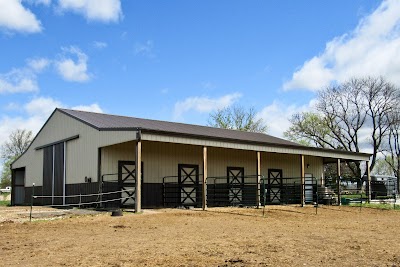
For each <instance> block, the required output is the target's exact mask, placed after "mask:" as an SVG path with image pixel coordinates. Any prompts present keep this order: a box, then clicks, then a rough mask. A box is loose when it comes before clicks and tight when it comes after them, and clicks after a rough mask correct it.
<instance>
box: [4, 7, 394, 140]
mask: <svg viewBox="0 0 400 267" xmlns="http://www.w3.org/2000/svg"><path fill="white" fill-rule="evenodd" d="M0 42H1V49H0V143H2V142H3V141H4V140H5V139H6V138H7V137H8V135H9V133H10V132H11V131H13V130H15V129H16V128H27V129H30V130H32V131H34V132H35V133H36V132H37V131H38V130H39V129H40V127H41V126H42V124H43V123H44V121H45V120H46V119H47V117H48V116H49V115H50V114H51V112H52V111H53V110H54V108H56V107H65V108H76V109H82V110H89V111H95V112H106V113H112V114H121V115H128V116H135V117H143V118H151V119H161V120H168V121H180V122H185V123H194V124H203V125H205V124H207V119H208V114H209V113H210V112H212V111H214V110H216V109H218V108H223V107H227V106H230V105H233V104H238V105H242V106H244V107H251V106H253V107H255V109H256V110H257V112H258V114H257V116H258V117H260V118H263V119H264V120H265V121H266V122H267V124H268V126H269V133H270V134H272V135H275V136H282V133H283V132H284V131H285V130H286V129H287V127H288V126H289V123H288V120H287V119H288V118H289V117H290V116H291V115H292V114H293V113H295V112H298V111H303V110H308V109H312V105H313V99H314V98H315V97H316V93H317V92H318V90H319V89H320V88H323V87H324V86H326V85H328V84H329V83H331V82H336V81H339V82H340V81H344V80H345V79H347V78H349V77H351V76H357V75H384V76H385V77H387V78H388V79H389V80H391V81H393V82H394V83H396V84H398V85H400V75H399V73H400V1H398V0H387V1H378V0H352V1H348V0H326V1H320V0H307V1H306V0H304V1H299V0H296V1H294V0H293V1H284V0H275V1H222V0H221V1H183V0H182V1H161V0H159V1H128V0H36V1H35V0H22V1H21V0H0Z"/></svg>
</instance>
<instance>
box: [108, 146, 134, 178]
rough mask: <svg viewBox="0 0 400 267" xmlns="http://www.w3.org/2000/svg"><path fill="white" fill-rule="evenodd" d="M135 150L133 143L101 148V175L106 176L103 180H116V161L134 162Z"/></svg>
mask: <svg viewBox="0 0 400 267" xmlns="http://www.w3.org/2000/svg"><path fill="white" fill-rule="evenodd" d="M135 149H136V145H135V142H125V143H121V144H117V145H112V146H107V147H103V148H101V174H102V175H106V176H104V180H117V179H118V175H114V174H116V173H118V161H119V160H126V161H134V160H135ZM110 174H113V175H110Z"/></svg>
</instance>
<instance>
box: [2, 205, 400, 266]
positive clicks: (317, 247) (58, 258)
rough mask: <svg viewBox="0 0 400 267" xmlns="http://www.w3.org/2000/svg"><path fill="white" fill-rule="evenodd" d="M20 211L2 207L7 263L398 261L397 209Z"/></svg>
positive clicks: (338, 263)
mask: <svg viewBox="0 0 400 267" xmlns="http://www.w3.org/2000/svg"><path fill="white" fill-rule="evenodd" d="M18 209H20V211H19V212H18ZM21 209H24V208H14V207H0V235H1V237H0V254H1V258H0V260H1V262H0V265H2V266H400V243H399V242H400V226H399V225H400V211H393V210H376V209H367V208H364V209H362V211H361V212H360V211H359V209H358V208H352V207H340V208H339V207H325V208H319V209H318V215H315V209H314V208H313V207H304V208H301V207H298V206H276V207H267V209H266V214H265V217H262V210H257V209H245V208H210V209H209V210H208V211H206V212H203V211H199V210H172V209H162V210H149V211H145V212H144V213H143V214H134V213H124V215H123V216H122V217H111V216H110V213H95V214H89V215H88V214H84V215H82V214H79V215H76V214H73V213H66V214H63V215H60V214H58V215H57V212H58V211H57V210H51V209H45V208H36V207H35V208H34V209H35V212H39V213H40V212H41V211H43V212H44V211H47V212H51V211H53V212H54V213H55V215H54V214H53V215H52V216H50V215H49V216H50V217H51V218H58V219H52V220H48V218H46V216H42V217H40V216H39V217H35V216H34V218H35V221H34V222H32V223H29V222H27V221H26V219H27V217H26V213H24V212H23V211H24V210H21ZM27 209H28V208H26V209H25V212H26V211H27ZM41 209H43V210H41ZM18 214H19V215H18ZM28 214H29V213H28ZM50 214H51V213H50ZM18 216H19V217H20V218H18ZM50 217H49V218H50ZM23 221H25V222H23Z"/></svg>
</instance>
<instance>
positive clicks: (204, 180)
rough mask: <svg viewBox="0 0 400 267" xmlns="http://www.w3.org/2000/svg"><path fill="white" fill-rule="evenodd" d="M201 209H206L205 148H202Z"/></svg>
mask: <svg viewBox="0 0 400 267" xmlns="http://www.w3.org/2000/svg"><path fill="white" fill-rule="evenodd" d="M202 207H203V210H206V209H207V147H206V146H205V147H203V187H202Z"/></svg>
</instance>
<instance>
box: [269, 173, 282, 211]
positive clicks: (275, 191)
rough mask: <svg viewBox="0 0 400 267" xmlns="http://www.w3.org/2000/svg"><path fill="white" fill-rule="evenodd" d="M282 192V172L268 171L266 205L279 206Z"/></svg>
mask: <svg viewBox="0 0 400 267" xmlns="http://www.w3.org/2000/svg"><path fill="white" fill-rule="evenodd" d="M281 192H282V170H280V169H268V192H267V203H268V202H269V203H270V204H280V203H281Z"/></svg>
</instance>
